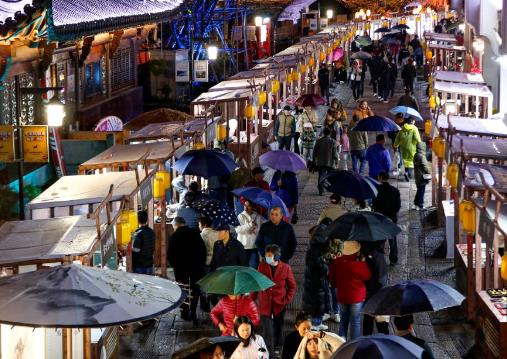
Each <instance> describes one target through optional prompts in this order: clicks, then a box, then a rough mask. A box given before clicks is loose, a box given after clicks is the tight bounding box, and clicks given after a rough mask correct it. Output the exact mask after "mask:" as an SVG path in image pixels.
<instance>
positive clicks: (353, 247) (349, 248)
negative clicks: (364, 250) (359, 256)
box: [342, 241, 361, 256]
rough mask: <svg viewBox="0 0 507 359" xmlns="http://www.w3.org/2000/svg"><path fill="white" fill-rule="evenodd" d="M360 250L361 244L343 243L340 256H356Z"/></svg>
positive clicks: (355, 242)
mask: <svg viewBox="0 0 507 359" xmlns="http://www.w3.org/2000/svg"><path fill="white" fill-rule="evenodd" d="M360 249H361V244H360V243H359V242H358V241H344V242H343V250H342V254H343V255H344V256H350V255H352V254H356V253H357V252H359V250H360Z"/></svg>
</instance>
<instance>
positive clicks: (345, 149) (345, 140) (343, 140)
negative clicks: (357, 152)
mask: <svg viewBox="0 0 507 359" xmlns="http://www.w3.org/2000/svg"><path fill="white" fill-rule="evenodd" d="M348 134H349V125H346V124H344V125H343V128H342V134H341V136H340V145H341V151H340V169H342V170H347V169H348V166H347V162H348V160H349V152H350V144H349V135H348Z"/></svg>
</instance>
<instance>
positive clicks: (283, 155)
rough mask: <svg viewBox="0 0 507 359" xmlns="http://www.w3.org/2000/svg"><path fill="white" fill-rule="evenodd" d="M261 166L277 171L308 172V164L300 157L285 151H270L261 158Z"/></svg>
mask: <svg viewBox="0 0 507 359" xmlns="http://www.w3.org/2000/svg"><path fill="white" fill-rule="evenodd" d="M259 163H260V165H261V166H267V167H270V168H274V169H275V170H281V171H291V172H297V171H302V170H306V169H307V168H306V162H305V160H304V159H303V157H301V156H300V155H298V154H296V153H294V152H291V151H285V150H277V151H269V152H266V153H265V154H263V155H262V156H260V157H259Z"/></svg>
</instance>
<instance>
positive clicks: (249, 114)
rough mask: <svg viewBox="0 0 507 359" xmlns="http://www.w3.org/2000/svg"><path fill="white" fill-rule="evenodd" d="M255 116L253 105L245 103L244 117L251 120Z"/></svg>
mask: <svg viewBox="0 0 507 359" xmlns="http://www.w3.org/2000/svg"><path fill="white" fill-rule="evenodd" d="M254 116H255V106H254V105H250V104H249V105H247V106H246V107H245V117H246V118H247V119H249V120H251V119H252V118H254Z"/></svg>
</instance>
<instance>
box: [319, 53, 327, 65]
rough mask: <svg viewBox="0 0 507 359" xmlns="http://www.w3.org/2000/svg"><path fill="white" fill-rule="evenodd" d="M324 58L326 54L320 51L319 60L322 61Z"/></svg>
mask: <svg viewBox="0 0 507 359" xmlns="http://www.w3.org/2000/svg"><path fill="white" fill-rule="evenodd" d="M325 59H326V54H325V53H324V52H323V51H321V52H320V54H319V61H320V62H322V61H324V60H325Z"/></svg>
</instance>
